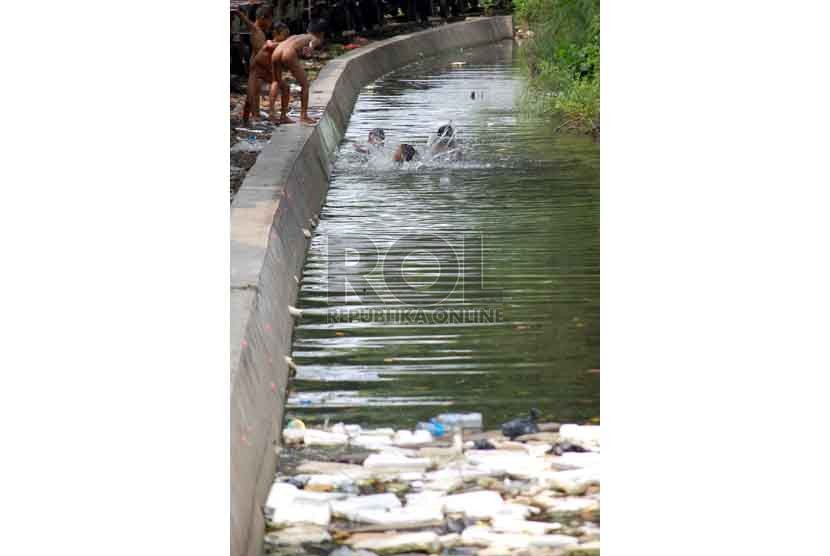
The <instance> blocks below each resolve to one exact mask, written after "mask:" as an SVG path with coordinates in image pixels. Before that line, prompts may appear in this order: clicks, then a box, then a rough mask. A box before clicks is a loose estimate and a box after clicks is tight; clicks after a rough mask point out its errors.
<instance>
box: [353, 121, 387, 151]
mask: <svg viewBox="0 0 830 556" xmlns="http://www.w3.org/2000/svg"><path fill="white" fill-rule="evenodd" d="M385 141H386V133H385V132H384V131H383V128H380V127H376V128H375V129H373V130H372V131H370V132H369V138H368V143H367V144H366V145H355V146H354V149H355V150H356V151H357V152H360V153H363V154H369V153H370V152H371V150H372V149H373V148H381V147H383V144H384V142H385Z"/></svg>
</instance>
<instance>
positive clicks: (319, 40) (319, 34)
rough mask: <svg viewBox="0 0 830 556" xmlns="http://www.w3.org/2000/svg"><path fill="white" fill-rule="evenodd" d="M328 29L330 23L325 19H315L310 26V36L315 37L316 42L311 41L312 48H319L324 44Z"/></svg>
mask: <svg viewBox="0 0 830 556" xmlns="http://www.w3.org/2000/svg"><path fill="white" fill-rule="evenodd" d="M327 28H328V22H327V21H326V20H325V19H323V18H319V19H315V20H313V21H312V22H311V23H309V24H308V29H307V31H308V34H309V35H311V36H312V37H314V40H313V41H311V45H310V46H311V48H319V47H320V45H321V44H323V39H324V38H326V29H327Z"/></svg>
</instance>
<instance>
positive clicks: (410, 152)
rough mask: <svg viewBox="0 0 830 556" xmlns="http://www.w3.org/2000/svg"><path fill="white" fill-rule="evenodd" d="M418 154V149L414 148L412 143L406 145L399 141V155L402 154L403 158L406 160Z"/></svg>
mask: <svg viewBox="0 0 830 556" xmlns="http://www.w3.org/2000/svg"><path fill="white" fill-rule="evenodd" d="M417 154H418V151H416V150H415V147H413V146H412V145H408V144H406V143H401V155H403V159H404V160H405V161H407V162H409V161H410V160H412V159H413V158H415V156H416V155H417Z"/></svg>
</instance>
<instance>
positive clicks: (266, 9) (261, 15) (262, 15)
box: [256, 6, 274, 19]
mask: <svg viewBox="0 0 830 556" xmlns="http://www.w3.org/2000/svg"><path fill="white" fill-rule="evenodd" d="M273 15H274V13H273V11H272V10H271V7H270V6H260V7H259V8H257V11H256V18H257V19H268V18H269V17H273Z"/></svg>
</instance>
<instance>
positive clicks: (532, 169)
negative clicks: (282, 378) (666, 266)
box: [288, 41, 600, 428]
mask: <svg viewBox="0 0 830 556" xmlns="http://www.w3.org/2000/svg"><path fill="white" fill-rule="evenodd" d="M514 50H515V49H514V45H513V43H512V41H505V42H503V43H499V44H495V45H490V46H485V47H478V48H473V49H464V50H457V51H453V52H450V53H446V54H443V55H440V56H437V57H433V58H426V59H421V60H420V61H419V62H417V63H415V64H411V65H409V66H406V67H404V68H402V69H400V70H398V71H395V72H393V73H391V74H388V75H386V76H384V77H382V78H381V79H379V80H377V81H375V82H374V83H372V84H370V85H368V86H367V87H365V88H364V90H363V91H362V92H361V94H360V96H359V98H358V100H357V103H356V106H355V110H354V113H353V115H352V117H351V121H350V124H349V128H348V130H347V132H346V137H345V138H344V140H343V143H342V144H341V146H340V151H339V153H338V155H337V158H336V162H335V166H334V170H333V176H332V180H331V186H330V189H329V192H328V198H327V201H326V204H325V206H324V208H323V210H322V212H321V214H320V224H319V226H318V227H317V228H316V230H315V231H314V237H313V239H312V243H311V248H310V251H309V254H308V257H307V262H306V266H305V269H304V271H303V281H302V287H301V289H300V294H299V300H298V306H299V307H300V308H302V309H303V310H304V316H303V318H302V319H300V320H299V321H298V323H297V327H296V330H295V338H294V346H293V354H292V355H293V357H294V360H295V362H296V364H297V366H298V372H297V377H296V378H295V380H294V382H293V388H292V392H291V395H290V397H289V405H288V414H289V416H298V417H300V418H302V419H303V420H306V421H310V422H316V421H321V420H323V419H325V418H329V419H330V420H331V421H332V422H336V421H341V420H342V421H345V422H352V423H360V424H366V425H381V424H382V425H393V426H394V425H401V426H405V427H408V428H411V427H412V426H413V425H414V423H415V422H416V421H418V420H424V419H426V418H428V417H430V416H433V415H435V414H437V413H441V412H447V411H452V412H456V411H480V412H482V413H483V415H484V419H485V425H486V426H488V427H493V426H497V425H498V424H499V423H500V422H502V421H504V420H506V419H509V418H512V417H515V416H520V415H523V414H525V413H526V412H527V411H528V410H529V409H530V408H531V407H536V408H538V409H539V410H540V411H541V412H542V414H543V415H544V418H545V419H546V420H555V421H560V422H580V421H585V420H589V419H592V418H595V417H597V416H598V415H599V324H600V323H599V317H600V311H599V300H600V290H599V191H600V190H599V145H598V144H597V143H596V142H595V141H593V140H592V139H589V138H582V137H576V138H574V137H567V136H562V135H559V134H556V133H555V129H554V126H552V125H551V123H550V122H548V121H541V120H538V119H533V118H527V117H523V116H521V115H520V113H519V110H518V101H519V98H520V96H521V95H522V92H523V90H524V82H523V78H522V76H521V73H520V71H519V66H518V63H517V61H516V59H515V58H516V53H515V52H514ZM448 122H451V125H452V126H453V128H454V129H455V130H456V131H455V132H456V139H457V144H458V145H460V148H461V149H462V159H461V160H460V161H457V160H455V161H451V160H448V158H449V157H446V156H442V157H438V158H437V159H433V158H431V157H430V156H429V149H428V148H427V143H428V142H429V141H430V140H431V134H432V138H433V139H434V134H435V132H436V130H437V129H438V127H439V126H441V125H442V124H444V123H448ZM377 127H380V128H383V129H384V130H385V133H386V144H385V146H384V147H383V148H382V149H373V150H372V152H370V153H369V154H368V155H367V154H363V153H360V152H358V151H357V150H356V149H355V146H356V145H360V144H365V141H366V137H367V134H368V132H369V130H370V129H372V128H377ZM401 142H405V143H409V144H412V145H414V146H415V147H416V148H417V149H418V151H419V152H420V153H421V154H422V155H423V156H422V158H421V159H420V160H419V161H413V162H410V163H406V164H404V165H402V166H399V165H396V164H394V163H393V162H392V161H391V158H392V152H393V150H394V148H395V147H396V146H397V145H398V144H399V143H401Z"/></svg>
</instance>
